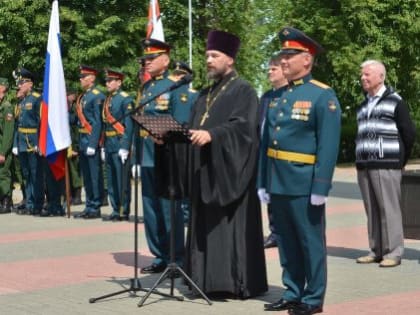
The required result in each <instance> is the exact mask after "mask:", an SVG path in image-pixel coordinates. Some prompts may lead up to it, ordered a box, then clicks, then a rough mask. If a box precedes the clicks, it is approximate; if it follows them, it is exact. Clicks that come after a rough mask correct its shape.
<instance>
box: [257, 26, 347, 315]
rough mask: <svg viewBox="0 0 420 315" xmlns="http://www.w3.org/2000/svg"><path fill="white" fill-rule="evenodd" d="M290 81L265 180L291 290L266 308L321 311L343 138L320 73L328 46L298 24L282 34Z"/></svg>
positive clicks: (271, 136) (264, 155) (270, 130)
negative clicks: (330, 208) (317, 65)
mask: <svg viewBox="0 0 420 315" xmlns="http://www.w3.org/2000/svg"><path fill="white" fill-rule="evenodd" d="M279 37H280V40H281V42H282V49H281V51H280V54H281V61H280V62H281V67H282V70H283V74H284V76H285V77H286V79H287V81H288V87H287V89H286V91H284V92H283V94H282V95H281V97H280V98H278V100H277V102H276V103H275V104H273V105H272V106H269V107H268V109H267V115H266V119H265V124H264V131H263V138H262V143H261V148H262V149H261V164H260V174H259V175H260V178H259V183H258V187H259V188H265V189H266V191H267V193H268V194H269V195H270V202H271V210H272V213H273V218H274V225H275V230H276V233H277V234H278V236H279V237H278V246H279V252H280V262H281V266H282V268H283V276H282V280H283V285H284V286H285V288H286V289H285V291H284V292H283V294H282V297H281V299H280V300H278V301H276V302H274V303H270V304H265V310H266V311H281V310H286V309H288V310H289V314H291V315H308V314H315V313H321V312H322V307H323V303H324V297H325V292H326V286H327V248H326V243H325V202H326V198H327V196H328V193H329V190H330V189H331V183H332V176H333V172H334V168H335V164H336V159H337V155H338V148H339V142H340V125H341V120H340V116H341V110H340V104H339V102H338V100H337V97H336V95H335V92H334V90H333V89H332V88H330V87H329V86H328V85H326V84H324V83H321V82H319V81H317V80H315V79H313V78H312V75H311V71H312V66H313V62H314V58H315V56H316V55H317V54H318V53H320V52H321V51H322V50H323V49H322V47H321V46H320V45H319V44H318V43H317V42H315V41H314V40H313V39H311V38H309V37H308V36H307V35H305V34H304V33H302V32H301V31H299V30H297V29H294V28H292V27H286V28H284V29H282V30H281V31H280V33H279Z"/></svg>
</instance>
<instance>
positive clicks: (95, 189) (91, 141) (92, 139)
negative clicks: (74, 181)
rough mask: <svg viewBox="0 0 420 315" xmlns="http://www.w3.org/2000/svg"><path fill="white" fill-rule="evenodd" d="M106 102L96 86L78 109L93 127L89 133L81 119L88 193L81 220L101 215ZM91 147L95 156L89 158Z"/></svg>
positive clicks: (81, 153) (81, 147)
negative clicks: (104, 106) (102, 134)
mask: <svg viewBox="0 0 420 315" xmlns="http://www.w3.org/2000/svg"><path fill="white" fill-rule="evenodd" d="M104 99H105V95H104V94H103V93H102V92H101V91H100V90H99V89H98V88H97V87H95V86H93V87H91V88H89V89H88V90H87V91H85V92H84V93H83V94H81V95H80V96H79V98H78V104H77V106H80V110H81V111H82V113H83V116H84V118H85V119H86V121H87V123H89V125H90V127H91V130H90V131H89V130H88V128H87V127H86V126H84V125H83V121H82V120H81V117H80V116H79V115H78V126H79V158H80V168H81V171H82V176H83V183H84V185H85V192H86V203H85V204H86V207H85V209H84V210H83V212H82V213H81V214H80V215H79V216H81V217H87V218H95V217H99V216H100V213H101V212H100V207H101V204H102V196H103V178H102V167H101V163H102V162H101V157H100V149H99V140H100V137H101V132H102V119H101V112H102V106H103V102H104ZM88 147H89V148H92V149H94V150H95V153H94V154H93V155H87V153H86V150H87V148H88Z"/></svg>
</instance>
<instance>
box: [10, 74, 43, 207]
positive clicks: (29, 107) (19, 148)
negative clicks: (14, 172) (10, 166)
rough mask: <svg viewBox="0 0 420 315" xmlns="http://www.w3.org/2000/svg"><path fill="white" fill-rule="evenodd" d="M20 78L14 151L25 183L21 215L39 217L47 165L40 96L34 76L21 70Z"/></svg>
mask: <svg viewBox="0 0 420 315" xmlns="http://www.w3.org/2000/svg"><path fill="white" fill-rule="evenodd" d="M16 75H17V86H18V91H17V97H18V99H19V100H20V101H19V103H18V105H17V106H16V116H17V118H16V122H15V123H16V127H17V129H16V132H15V135H14V141H13V148H12V152H13V154H14V155H19V161H20V166H21V170H22V177H23V179H24V181H25V197H26V206H25V209H18V210H17V211H16V213H18V214H33V215H38V214H40V212H41V209H42V207H43V204H44V163H43V159H44V158H43V157H41V156H40V155H39V153H38V152H39V149H38V137H39V134H38V133H39V126H40V119H41V117H40V107H41V99H42V97H41V94H40V93H38V92H36V91H34V90H33V85H34V75H33V74H32V73H31V72H30V71H29V70H27V69H25V68H21V69H19V70H18V71H17V72H16Z"/></svg>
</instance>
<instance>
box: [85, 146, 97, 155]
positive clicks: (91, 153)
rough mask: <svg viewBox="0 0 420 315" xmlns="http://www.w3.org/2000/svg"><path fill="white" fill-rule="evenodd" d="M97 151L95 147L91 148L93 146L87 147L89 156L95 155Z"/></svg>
mask: <svg viewBox="0 0 420 315" xmlns="http://www.w3.org/2000/svg"><path fill="white" fill-rule="evenodd" d="M95 152H96V150H95V149H94V148H91V147H87V148H86V155H88V156H92V155H95Z"/></svg>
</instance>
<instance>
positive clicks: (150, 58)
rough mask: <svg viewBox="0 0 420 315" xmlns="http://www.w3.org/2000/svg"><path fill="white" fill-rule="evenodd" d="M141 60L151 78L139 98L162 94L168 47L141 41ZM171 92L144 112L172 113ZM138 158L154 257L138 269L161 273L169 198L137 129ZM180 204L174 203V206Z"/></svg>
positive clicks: (180, 250) (179, 227) (179, 233)
mask: <svg viewBox="0 0 420 315" xmlns="http://www.w3.org/2000/svg"><path fill="white" fill-rule="evenodd" d="M143 46H144V54H143V58H142V59H143V60H144V64H145V71H146V72H148V73H149V74H150V75H151V79H150V80H148V81H147V82H145V83H144V86H143V91H142V99H141V100H142V101H144V100H145V99H149V98H151V97H153V96H154V95H158V94H161V93H162V92H163V91H165V90H167V89H168V88H169V87H170V86H171V85H173V84H174V83H175V80H174V79H173V78H170V77H169V73H168V67H169V63H170V58H169V52H170V46H169V45H168V44H167V43H164V42H161V41H159V40H155V39H145V40H143ZM174 95H175V94H174V93H173V92H165V93H163V94H161V95H160V96H158V97H157V98H156V99H154V100H153V101H151V102H149V103H148V104H146V105H145V107H144V114H145V115H162V114H172V115H173V114H174V112H175V108H176V106H178V105H179V104H180V103H179V102H180V101H179V100H175V98H174ZM140 136H141V137H142V141H141V142H140V152H141V153H142V157H141V162H140V164H141V181H142V185H141V189H142V197H143V198H142V199H143V214H144V225H145V230H146V239H147V244H148V246H149V249H150V252H151V253H152V254H153V255H154V256H155V258H154V259H153V261H152V264H151V265H150V266H147V267H144V268H142V269H141V272H142V273H157V272H162V271H163V270H164V269H165V268H166V266H167V264H168V263H169V259H170V257H169V256H170V255H169V254H170V253H169V236H170V230H171V225H170V221H171V220H170V201H169V199H166V198H162V197H160V196H159V195H158V194H157V193H156V191H157V189H158V188H157V187H159V186H160V184H159V183H158V176H155V170H156V169H155V144H154V141H153V140H152V138H151V137H150V136H148V134H147V132H146V131H145V130H143V129H141V130H140ZM179 207H180V204H179V202H177V208H179ZM175 222H176V232H175V233H176V235H175V243H176V244H175V258H176V260H177V262H178V263H181V262H182V259H183V255H184V228H183V227H184V224H183V215H182V211H179V210H178V209H177V211H176V218H175Z"/></svg>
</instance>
